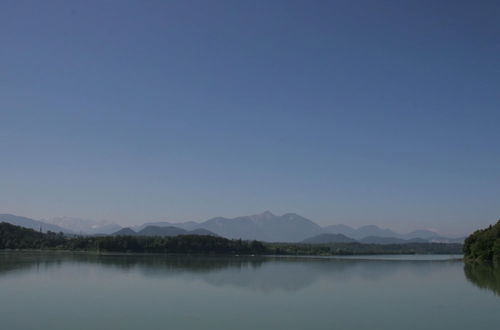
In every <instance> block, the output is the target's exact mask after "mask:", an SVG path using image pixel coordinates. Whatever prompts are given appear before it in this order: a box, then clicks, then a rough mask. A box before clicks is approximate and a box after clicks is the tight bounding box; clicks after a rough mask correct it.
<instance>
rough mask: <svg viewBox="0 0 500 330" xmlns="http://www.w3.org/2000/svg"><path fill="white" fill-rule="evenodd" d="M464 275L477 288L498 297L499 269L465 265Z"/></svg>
mask: <svg viewBox="0 0 500 330" xmlns="http://www.w3.org/2000/svg"><path fill="white" fill-rule="evenodd" d="M464 273H465V277H466V278H467V279H468V280H469V281H470V282H472V283H474V284H475V285H477V286H478V287H480V288H482V289H488V290H491V291H493V292H494V293H495V294H497V295H500V267H494V266H493V265H490V264H482V263H481V264H478V263H466V264H465V265H464Z"/></svg>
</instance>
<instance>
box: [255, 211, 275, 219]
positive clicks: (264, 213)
mask: <svg viewBox="0 0 500 330" xmlns="http://www.w3.org/2000/svg"><path fill="white" fill-rule="evenodd" d="M257 216H258V217H265V218H274V217H276V215H274V214H273V212H271V211H269V210H267V211H264V212H262V213H260V214H257Z"/></svg>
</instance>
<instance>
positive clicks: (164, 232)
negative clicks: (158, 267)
mask: <svg viewBox="0 0 500 330" xmlns="http://www.w3.org/2000/svg"><path fill="white" fill-rule="evenodd" d="M112 235H113V236H178V235H208V236H219V235H217V234H215V233H212V232H211V231H209V230H206V229H201V228H200V229H193V230H185V229H182V228H179V227H173V226H168V227H160V226H146V227H144V228H142V229H141V230H140V231H135V230H133V229H131V228H122V229H120V230H118V231H117V232H115V233H113V234H112Z"/></svg>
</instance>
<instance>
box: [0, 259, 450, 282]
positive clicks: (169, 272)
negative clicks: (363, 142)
mask: <svg viewBox="0 0 500 330" xmlns="http://www.w3.org/2000/svg"><path fill="white" fill-rule="evenodd" d="M443 263H455V262H454V261H438V262H436V261H382V260H371V261H370V260H341V259H328V258H293V257H288V258H285V257H279V258H278V257H196V256H160V255H156V256H152V255H150V256H146V255H141V256H134V255H112V256H111V255H90V254H87V255H85V254H75V255H72V254H58V253H54V254H43V253H33V254H26V253H3V254H2V253H0V279H1V278H2V277H3V276H8V275H9V274H12V273H13V272H18V273H21V272H34V271H38V272H43V271H48V270H50V269H53V268H58V267H60V268H62V269H63V268H64V266H65V265H70V264H79V265H80V266H81V265H82V264H83V265H84V266H89V267H96V266H98V267H102V269H103V270H105V271H107V272H109V271H111V272H120V273H124V272H125V273H126V272H135V273H139V274H141V275H143V276H145V277H151V278H155V279H161V278H174V277H177V278H182V279H183V280H193V281H197V280H201V281H204V282H205V283H207V284H210V285H212V286H226V285H231V286H236V287H241V288H249V289H252V290H259V291H272V290H284V291H295V290H299V289H302V288H305V287H307V286H309V285H311V284H313V283H315V282H318V281H329V282H334V283H335V282H338V283H342V282H345V281H348V280H349V279H350V278H356V277H358V278H360V277H361V278H363V279H365V280H373V281H377V280H379V279H381V278H387V277H389V276H391V275H393V274H396V273H398V272H402V271H404V272H410V273H412V274H413V275H414V276H419V277H423V276H427V275H428V274H429V273H431V272H433V271H436V269H437V268H439V267H442V265H443ZM103 276H105V275H103Z"/></svg>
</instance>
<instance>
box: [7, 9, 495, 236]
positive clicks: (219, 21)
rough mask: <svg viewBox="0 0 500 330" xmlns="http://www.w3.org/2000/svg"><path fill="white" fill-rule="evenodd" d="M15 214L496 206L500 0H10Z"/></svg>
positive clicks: (457, 228)
mask: <svg viewBox="0 0 500 330" xmlns="http://www.w3.org/2000/svg"><path fill="white" fill-rule="evenodd" d="M0 155H1V158H0V213H7V212H8V213H14V214H18V215H25V216H30V217H34V218H44V217H52V216H62V215H67V216H78V217H84V218H92V219H108V220H113V221H116V222H119V223H122V224H131V223H141V222H143V221H149V220H158V219H168V220H171V221H186V220H204V219H207V218H210V217H213V216H218V215H222V216H228V217H231V216H238V215H245V214H253V213H258V212H262V211H264V210H268V209H269V210H271V211H273V212H275V213H278V214H280V213H284V212H296V213H299V214H301V215H304V216H306V217H308V218H310V219H312V220H314V221H316V222H318V223H320V224H333V223H346V224H350V225H353V226H358V225H363V224H377V225H380V226H385V227H392V228H393V229H395V230H401V231H406V230H410V229H414V228H436V229H439V230H441V231H443V232H445V233H463V232H467V231H469V230H471V229H473V228H476V227H481V226H484V225H486V224H489V223H493V222H495V221H496V219H497V218H499V217H500V2H498V1H435V0H431V1H420V0H419V1H396V0H394V1H381V0H380V1H371V0H370V1H356V0H355V1H352V0H348V1H290V0H286V1H276V0H273V1H267V0H266V1H88V0H85V1H19V0H13V1H5V0H4V1H1V2H0Z"/></svg>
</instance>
